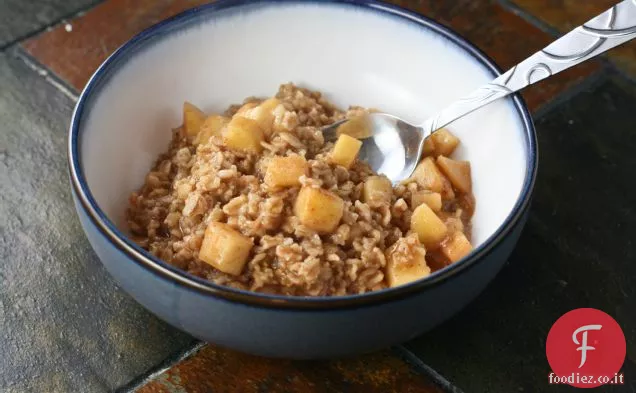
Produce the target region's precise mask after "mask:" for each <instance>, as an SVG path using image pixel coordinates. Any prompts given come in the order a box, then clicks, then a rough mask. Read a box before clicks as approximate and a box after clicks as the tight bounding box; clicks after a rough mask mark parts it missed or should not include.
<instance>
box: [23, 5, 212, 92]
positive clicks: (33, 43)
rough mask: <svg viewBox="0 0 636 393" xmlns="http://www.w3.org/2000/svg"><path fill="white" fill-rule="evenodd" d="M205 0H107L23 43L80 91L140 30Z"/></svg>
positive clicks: (27, 49)
mask: <svg viewBox="0 0 636 393" xmlns="http://www.w3.org/2000/svg"><path fill="white" fill-rule="evenodd" d="M203 3H209V1H205V0H108V1H105V2H104V3H102V4H100V5H99V6H97V7H95V8H93V9H91V10H90V11H89V12H87V13H86V14H84V15H82V16H80V17H78V18H76V19H73V20H71V21H69V22H68V25H70V29H69V27H67V25H66V24H62V25H60V26H57V27H56V28H54V29H53V30H51V31H48V32H45V33H43V34H41V35H39V36H37V37H35V38H33V39H30V40H27V41H26V42H24V43H23V44H22V45H23V47H24V49H25V50H26V51H27V52H28V53H29V54H31V55H32V56H34V57H35V58H36V59H37V60H38V61H40V62H41V63H42V64H43V65H45V66H46V67H48V68H49V69H51V70H52V71H53V72H54V73H55V74H57V75H58V76H59V77H60V78H62V80H64V81H66V82H67V83H68V84H70V85H71V86H73V87H74V88H76V89H77V90H81V89H82V88H83V87H84V85H85V84H86V82H87V81H88V79H89V78H90V76H91V75H92V73H93V72H94V71H95V69H96V68H97V67H98V66H99V65H100V64H101V63H102V62H103V61H104V60H105V59H106V58H107V57H108V55H110V54H111V53H112V52H113V51H114V50H115V49H117V48H118V47H119V46H120V45H121V44H123V43H124V42H126V41H127V40H128V39H130V38H131V37H132V36H134V35H135V34H137V33H139V32H140V31H142V30H143V29H145V28H147V27H149V26H151V25H153V24H155V23H157V22H159V21H161V20H163V19H166V18H168V17H170V16H172V15H175V14H177V13H179V12H181V11H183V10H186V9H188V8H192V7H195V6H197V5H201V4H203ZM68 30H70V31H68Z"/></svg>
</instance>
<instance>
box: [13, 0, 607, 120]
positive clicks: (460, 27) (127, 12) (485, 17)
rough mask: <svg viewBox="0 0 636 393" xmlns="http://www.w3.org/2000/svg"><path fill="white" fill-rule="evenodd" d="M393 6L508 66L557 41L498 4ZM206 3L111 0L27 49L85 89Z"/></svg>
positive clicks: (553, 87)
mask: <svg viewBox="0 0 636 393" xmlns="http://www.w3.org/2000/svg"><path fill="white" fill-rule="evenodd" d="M390 2H392V3H394V4H397V5H400V6H403V7H406V8H409V9H411V10H413V11H415V12H419V13H421V14H423V15H426V16H429V17H431V18H433V19H436V20H439V21H440V22H442V23H444V24H446V25H449V26H450V27H452V28H453V29H455V30H457V31H458V32H459V33H460V34H462V35H464V36H466V37H467V38H468V39H470V40H471V41H473V42H474V43H475V44H476V45H477V46H479V47H480V48H481V49H483V50H484V51H485V52H486V53H487V54H488V55H490V56H491V57H493V58H494V59H495V60H496V61H497V62H498V63H499V64H500V65H501V66H502V67H503V68H509V67H511V66H513V65H514V64H516V63H517V62H519V61H521V60H523V59H524V58H525V57H527V56H528V55H530V54H531V53H533V52H535V51H537V50H538V49H541V48H542V47H543V46H545V45H546V44H548V43H549V42H550V41H551V37H550V36H549V35H548V34H547V33H544V32H543V31H541V30H539V29H538V28H536V27H535V26H533V25H531V24H529V23H528V22H526V21H525V20H524V19H522V18H520V17H519V16H517V15H515V14H514V13H511V12H509V11H507V10H506V9H504V8H503V7H501V6H500V5H499V4H498V3H497V2H495V1H494V0H477V1H468V0H461V1H456V2H452V3H451V2H439V1H433V0H420V1H410V0H409V1H405V0H391V1H390ZM200 3H204V1H200V0H176V1H169V0H161V1H149V0H144V1H133V0H108V1H106V2H105V3H104V4H102V5H100V6H98V7H95V8H94V9H93V10H91V11H90V12H88V13H87V14H86V15H83V16H81V17H79V18H77V19H75V20H73V21H71V25H72V26H73V30H72V32H70V33H69V32H67V31H66V30H65V28H64V26H59V27H57V28H55V29H53V30H52V31H49V32H46V33H44V34H42V35H40V36H38V37H35V38H34V39H31V40H29V41H27V42H25V43H24V44H23V46H24V48H25V49H26V51H27V52H28V53H29V54H31V55H32V56H34V57H35V58H36V59H37V60H38V61H39V62H41V63H42V64H44V65H45V66H47V67H48V68H50V69H51V70H52V71H53V72H54V73H56V74H57V75H58V76H59V77H60V78H61V79H62V80H65V81H66V82H67V83H69V84H70V85H71V86H73V87H74V88H75V89H77V90H81V89H82V88H83V87H84V84H85V83H86V81H87V80H88V78H89V77H90V76H91V74H92V73H93V71H94V70H95V69H96V68H97V67H98V66H99V64H100V63H101V62H102V61H103V60H104V59H105V58H106V57H107V56H108V55H109V54H110V53H111V52H112V51H113V50H115V49H116V48H117V47H118V46H120V45H121V44H122V43H124V42H125V41H126V40H127V39H129V38H130V37H132V36H133V35H134V34H136V33H138V32H139V31H141V30H143V29H144V28H146V27H148V26H150V25H151V24H153V23H156V22H158V21H159V20H161V19H164V18H166V17H168V16H170V15H173V14H175V13H177V12H179V11H182V10H183V9H185V8H189V7H193V6H195V5H198V4H200ZM114 26H117V28H114ZM597 69H598V64H596V63H586V64H583V65H580V66H579V67H576V68H574V69H572V70H569V71H566V72H564V73H563V74H562V75H558V76H556V77H553V78H551V79H549V80H546V81H543V82H541V83H539V84H538V85H536V86H532V87H530V88H528V89H527V91H525V92H524V96H525V98H526V99H527V101H528V104H529V106H530V107H531V108H532V109H536V108H538V107H540V106H541V105H543V104H544V103H546V102H548V101H550V100H551V99H552V98H553V97H554V96H555V95H557V94H558V93H560V92H562V91H563V90H565V89H567V88H568V87H570V86H572V85H575V84H577V83H579V82H580V81H581V80H582V79H584V78H585V77H586V76H588V75H590V74H591V73H592V72H594V71H595V70H597ZM467 93H468V92H467Z"/></svg>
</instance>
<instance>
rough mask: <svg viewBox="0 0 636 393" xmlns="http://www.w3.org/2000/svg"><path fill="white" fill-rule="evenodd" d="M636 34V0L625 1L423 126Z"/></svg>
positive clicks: (428, 129) (433, 126) (429, 127)
mask: <svg viewBox="0 0 636 393" xmlns="http://www.w3.org/2000/svg"><path fill="white" fill-rule="evenodd" d="M634 37H636V0H624V1H622V2H621V3H618V4H616V5H615V6H614V7H612V8H610V9H609V10H607V11H605V12H603V13H602V14H600V15H598V16H597V17H595V18H593V19H591V20H590V21H588V22H587V23H585V24H584V25H583V26H579V27H577V28H575V29H574V30H572V31H570V32H569V33H567V34H566V35H564V36H562V37H561V38H559V39H558V40H556V41H554V42H553V43H551V44H550V45H548V46H547V47H545V48H544V49H542V50H540V51H539V52H537V53H535V54H533V55H532V56H530V57H528V58H527V59H525V60H523V61H522V62H521V63H519V64H517V65H516V66H514V67H512V68H511V69H509V70H508V71H507V72H506V73H504V74H502V75H501V76H499V77H498V78H496V79H495V80H493V81H492V82H490V83H488V84H486V85H484V86H481V87H480V88H479V89H477V90H476V91H474V92H473V93H472V94H471V95H469V96H467V97H464V98H462V99H460V100H458V101H455V102H454V103H453V104H451V105H450V106H448V107H446V108H445V109H443V110H442V111H441V112H439V113H438V114H437V116H435V117H432V118H429V119H428V120H426V122H425V123H424V124H423V125H422V128H423V129H424V132H425V136H428V135H429V134H431V133H432V132H433V131H435V130H437V129H439V128H441V127H444V126H445V125H447V124H449V123H451V122H453V121H455V120H457V119H459V118H461V117H463V116H465V115H467V114H469V113H471V112H473V111H474V110H476V109H479V108H481V107H482V106H484V105H487V104H489V103H491V102H492V101H495V100H498V99H499V98H502V97H505V96H507V95H509V94H512V93H514V92H516V91H519V90H521V89H523V88H524V87H526V86H528V85H531V84H533V83H536V82H539V81H540V80H543V79H545V78H547V77H549V76H552V75H554V74H556V73H559V72H561V71H563V70H565V69H568V68H570V67H572V66H575V65H577V64H579V63H581V62H583V61H586V60H588V59H591V58H592V57H594V56H596V55H599V54H601V53H603V52H605V51H607V50H609V49H611V48H613V47H615V46H618V45H620V44H623V43H625V42H627V41H629V40H631V39H632V38H634Z"/></svg>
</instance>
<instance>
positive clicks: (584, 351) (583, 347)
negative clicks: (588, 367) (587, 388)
mask: <svg viewBox="0 0 636 393" xmlns="http://www.w3.org/2000/svg"><path fill="white" fill-rule="evenodd" d="M601 328H602V326H601V325H585V326H581V327H580V328H578V329H576V330H575V331H574V333H573V334H572V341H574V344H576V345H581V346H580V347H578V348H577V349H576V350H577V351H581V364H579V368H581V367H583V365H584V364H585V361H586V360H587V351H593V350H595V349H596V348H594V347H591V346H588V345H587V332H588V330H601ZM581 332H583V334H582V335H581V337H582V339H581V342H579V340H578V339H577V338H576V336H577V335H578V334H579V333H581Z"/></svg>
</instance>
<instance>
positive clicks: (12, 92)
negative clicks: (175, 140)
mask: <svg viewBox="0 0 636 393" xmlns="http://www.w3.org/2000/svg"><path fill="white" fill-rule="evenodd" d="M0 86H1V88H0V119H1V120H0V124H2V127H1V130H2V131H1V132H0V217H2V219H1V220H0V261H2V262H1V263H0V348H1V349H0V353H1V355H0V391H1V392H3V393H18V392H19V393H22V392H100V391H104V392H105V391H111V390H113V389H114V388H116V387H118V386H120V385H122V384H124V383H126V382H128V381H130V380H131V379H133V378H134V377H135V376H137V375H138V374H139V373H141V372H143V371H144V370H146V369H148V368H150V367H152V366H153V365H155V364H156V363H158V362H159V361H161V360H162V359H164V358H165V357H166V356H167V355H168V354H170V353H172V352H174V351H176V350H177V349H180V348H182V347H183V346H185V345H186V344H187V343H189V342H190V341H191V340H192V339H191V338H190V337H188V336H186V335H184V334H182V333H180V332H177V331H176V330H175V329H173V328H171V327H169V326H167V325H166V324H164V323H163V322H160V321H159V320H157V319H156V318H155V317H153V316H152V315H150V314H149V313H147V312H146V311H144V310H143V309H142V308H141V307H140V306H139V305H137V303H135V301H133V300H132V299H131V298H130V297H128V296H127V295H125V294H124V293H122V292H121V291H119V290H118V289H117V287H116V285H115V283H114V282H113V281H112V280H111V279H110V277H109V276H108V274H107V272H106V271H105V270H104V269H103V268H102V266H101V264H100V263H99V261H98V260H97V258H96V256H95V255H94V253H93V252H92V250H91V248H90V246H89V244H88V241H87V240H86V239H85V237H84V234H83V232H82V229H81V227H80V224H79V221H78V220H77V219H76V216H75V211H74V208H73V203H72V200H71V195H70V186H69V181H68V168H67V164H66V140H67V127H68V122H69V119H70V116H71V110H72V108H73V105H74V102H73V101H72V100H71V99H69V98H68V97H67V96H65V95H64V94H62V93H61V92H60V91H59V90H57V89H56V88H55V87H54V86H52V85H51V84H49V83H48V82H47V81H45V80H44V79H43V78H42V77H40V76H39V75H38V74H37V73H36V72H34V71H32V70H31V69H30V68H28V67H27V66H26V65H25V64H24V63H23V62H22V61H21V60H17V59H15V58H13V57H12V56H10V55H6V54H0Z"/></svg>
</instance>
